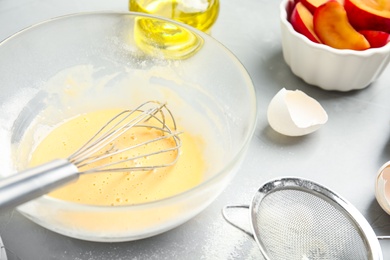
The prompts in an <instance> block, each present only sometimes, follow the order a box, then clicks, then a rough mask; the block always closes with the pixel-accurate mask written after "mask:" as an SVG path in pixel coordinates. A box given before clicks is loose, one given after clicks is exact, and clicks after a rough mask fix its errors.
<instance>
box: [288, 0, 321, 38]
mask: <svg viewBox="0 0 390 260" xmlns="http://www.w3.org/2000/svg"><path fill="white" fill-rule="evenodd" d="M290 23H291V25H292V26H293V27H294V29H295V31H297V32H299V33H301V34H303V35H305V36H306V37H307V38H309V40H311V41H313V42H316V43H320V40H319V39H318V37H317V35H316V33H315V32H314V28H313V15H312V14H311V13H310V11H309V10H308V9H307V8H306V7H305V6H304V5H303V4H302V3H301V2H298V3H297V4H296V5H295V7H294V9H293V11H292V13H291V17H290Z"/></svg>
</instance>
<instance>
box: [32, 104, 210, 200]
mask: <svg viewBox="0 0 390 260" xmlns="http://www.w3.org/2000/svg"><path fill="white" fill-rule="evenodd" d="M118 112H120V110H102V111H96V112H92V113H88V114H84V115H80V116H77V117H75V118H73V119H71V120H69V121H67V122H65V123H63V124H61V125H59V126H58V127H56V128H55V129H54V130H53V131H51V132H50V133H49V134H48V136H47V137H46V138H45V139H44V140H43V141H42V142H41V143H40V144H39V145H38V146H37V148H36V149H35V150H34V151H33V153H32V155H31V160H30V166H35V165H39V164H42V163H45V162H48V161H50V160H53V159H56V158H67V157H68V156H69V155H70V154H72V153H73V152H74V151H76V150H77V149H78V148H79V147H81V146H82V145H83V144H84V143H85V142H86V141H87V140H89V138H90V137H91V136H92V135H93V134H94V133H95V132H96V131H97V130H98V129H100V128H101V127H102V125H104V124H105V123H106V122H107V121H108V120H109V119H111V118H112V117H113V116H114V115H116V114H117V113H118ZM158 134H159V132H157V131H155V130H153V129H149V128H134V129H132V132H131V133H129V134H128V136H125V137H123V138H121V140H120V142H121V144H122V145H131V144H132V142H134V141H135V140H138V141H139V139H150V138H153V136H155V135H158ZM180 139H181V140H182V147H181V148H180V155H179V160H178V161H177V162H176V164H175V165H174V166H170V167H165V168H161V169H157V170H153V171H146V172H143V171H133V172H112V173H106V172H104V173H93V174H84V175H82V176H80V178H79V180H78V181H77V182H75V183H71V184H69V185H67V186H65V187H62V188H60V189H58V190H56V191H54V192H52V193H50V194H49V196H52V197H55V198H58V199H61V200H66V201H72V202H78V203H83V204H92V205H113V206H115V205H124V204H137V203H144V202H149V201H155V200H159V199H162V198H166V197H169V196H172V195H175V194H178V193H180V192H183V191H185V190H188V189H190V188H192V187H194V186H195V185H197V184H199V183H200V182H201V181H202V179H203V174H204V171H205V163H204V158H203V153H202V147H201V145H202V143H203V141H202V139H201V137H198V136H193V135H191V134H189V133H188V132H186V131H185V130H184V131H183V133H182V134H180ZM156 145H157V146H160V147H159V148H162V147H164V146H165V147H171V146H172V145H173V144H172V140H165V141H162V142H159V143H158V144H155V145H154V146H153V145H148V146H143V147H142V149H143V151H136V152H135V153H139V152H149V151H155V150H156V149H157V147H156ZM133 153H134V152H133ZM133 153H129V154H127V155H120V156H121V157H118V158H111V159H112V160H118V159H123V158H124V157H126V156H129V157H132V156H134V155H135V154H133ZM173 156H175V152H173V153H170V154H164V155H159V156H158V157H154V156H152V157H148V158H144V159H140V160H137V161H136V162H135V164H136V165H142V164H144V163H146V162H145V161H143V160H148V162H147V163H148V164H154V165H156V164H157V165H158V164H161V163H165V162H168V161H171V159H172V157H173ZM105 163H107V162H105ZM94 166H96V165H94ZM124 166H129V165H124ZM82 170H84V169H82Z"/></svg>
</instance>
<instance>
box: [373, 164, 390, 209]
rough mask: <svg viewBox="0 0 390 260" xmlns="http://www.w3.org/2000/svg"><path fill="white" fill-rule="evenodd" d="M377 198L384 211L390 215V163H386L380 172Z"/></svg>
mask: <svg viewBox="0 0 390 260" xmlns="http://www.w3.org/2000/svg"><path fill="white" fill-rule="evenodd" d="M375 197H376V200H377V201H378V203H379V205H380V206H381V207H382V209H383V210H384V211H386V213H387V214H390V162H387V163H385V164H384V165H383V166H382V167H381V168H380V169H379V171H378V174H377V177H376V182H375Z"/></svg>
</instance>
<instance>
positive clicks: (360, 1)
mask: <svg viewBox="0 0 390 260" xmlns="http://www.w3.org/2000/svg"><path fill="white" fill-rule="evenodd" d="M344 7H345V10H346V11H347V14H348V19H349V22H350V23H351V25H352V26H353V27H354V28H355V29H356V30H376V31H384V32H387V33H390V0H379V1H371V0H345V3H344Z"/></svg>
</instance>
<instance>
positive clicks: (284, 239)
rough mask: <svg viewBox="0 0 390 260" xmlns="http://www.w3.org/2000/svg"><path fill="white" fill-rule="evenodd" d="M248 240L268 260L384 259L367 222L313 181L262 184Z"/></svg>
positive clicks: (288, 179)
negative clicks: (253, 243)
mask: <svg viewBox="0 0 390 260" xmlns="http://www.w3.org/2000/svg"><path fill="white" fill-rule="evenodd" d="M242 207H245V206H226V207H225V208H224V209H223V211H222V213H223V216H224V218H225V219H226V220H227V221H228V222H229V223H230V224H232V225H234V226H236V227H238V228H239V229H241V230H243V231H244V232H246V233H248V234H250V235H252V236H253V237H254V238H255V240H256V242H257V244H258V246H259V247H260V250H261V253H262V254H263V256H264V257H265V258H266V259H268V260H270V259H272V260H279V259H281V260H286V259H291V260H324V259H340V260H364V259H375V260H377V259H383V256H382V250H381V248H380V244H379V241H378V239H377V237H376V235H375V233H374V231H373V230H372V228H371V226H370V225H369V223H368V222H367V220H366V219H365V218H364V217H363V215H361V213H360V212H359V211H358V210H357V209H356V208H355V207H354V206H353V205H352V204H350V203H349V202H348V201H346V200H345V199H343V198H342V197H340V196H339V195H337V194H336V193H334V192H332V191H330V190H329V189H327V188H325V187H323V186H321V185H319V184H316V183H314V182H312V181H309V180H305V179H300V178H293V177H282V178H278V179H274V180H271V181H269V182H267V183H265V184H263V185H262V186H261V187H260V189H259V190H258V191H257V192H256V194H255V195H254V197H253V200H252V203H251V205H250V206H247V208H249V210H250V217H251V227H252V231H247V230H245V229H244V228H241V227H239V226H238V225H236V224H235V223H233V222H232V221H231V220H229V217H228V214H227V210H228V209H231V208H242Z"/></svg>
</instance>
